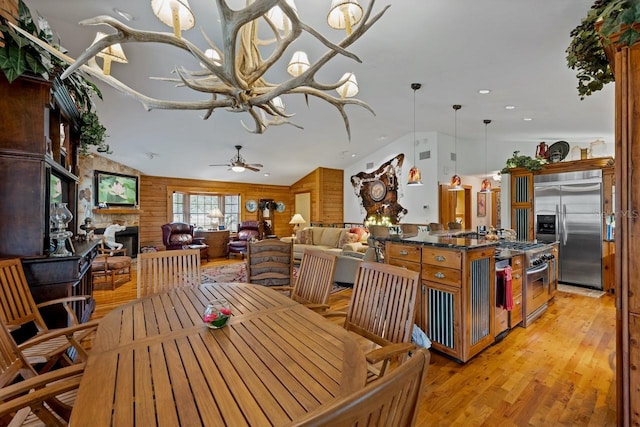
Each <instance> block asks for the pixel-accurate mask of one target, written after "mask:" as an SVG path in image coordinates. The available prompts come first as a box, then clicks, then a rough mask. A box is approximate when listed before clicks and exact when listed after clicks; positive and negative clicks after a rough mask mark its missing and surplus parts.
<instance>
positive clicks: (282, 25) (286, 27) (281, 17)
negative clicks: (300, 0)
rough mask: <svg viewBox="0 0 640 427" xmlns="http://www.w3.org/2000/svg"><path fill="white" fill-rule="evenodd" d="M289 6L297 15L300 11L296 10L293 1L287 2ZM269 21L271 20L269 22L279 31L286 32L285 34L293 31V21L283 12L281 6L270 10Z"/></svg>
mask: <svg viewBox="0 0 640 427" xmlns="http://www.w3.org/2000/svg"><path fill="white" fill-rule="evenodd" d="M287 4H288V5H289V6H290V7H291V8H292V9H293V10H294V11H295V12H296V14H297V12H298V9H297V8H296V5H295V3H294V2H293V0H287ZM267 19H269V21H271V22H272V23H273V25H275V26H276V28H277V29H278V30H280V31H284V32H285V33H288V32H289V31H291V20H290V19H289V17H288V16H287V15H285V14H284V12H283V11H282V9H280V7H279V6H274V7H272V8H271V9H269V11H268V12H267Z"/></svg>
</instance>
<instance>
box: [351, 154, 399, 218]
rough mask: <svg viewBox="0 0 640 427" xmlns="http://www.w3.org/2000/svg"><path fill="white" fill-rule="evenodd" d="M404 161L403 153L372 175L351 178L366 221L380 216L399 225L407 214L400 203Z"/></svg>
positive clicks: (364, 174) (359, 174) (362, 173)
mask: <svg viewBox="0 0 640 427" xmlns="http://www.w3.org/2000/svg"><path fill="white" fill-rule="evenodd" d="M403 161H404V154H402V153H401V154H398V155H397V156H396V157H394V158H393V159H391V160H389V161H387V162H385V163H383V164H382V166H380V167H379V168H378V169H376V170H375V171H373V172H371V173H367V172H360V173H358V174H357V175H353V176H352V177H351V184H352V185H353V190H354V192H355V193H356V196H358V197H359V198H360V199H361V203H362V207H363V208H364V209H365V211H366V212H367V215H366V216H365V218H364V220H366V219H367V218H368V217H369V216H371V215H380V216H387V217H389V219H390V220H391V222H392V223H393V224H397V223H398V222H400V219H401V218H402V217H403V216H404V215H406V214H407V210H406V209H405V208H403V207H402V206H401V205H400V204H399V203H398V189H399V186H400V184H399V179H400V175H401V172H402V162H403ZM364 220H363V221H364Z"/></svg>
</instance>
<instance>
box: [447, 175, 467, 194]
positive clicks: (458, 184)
mask: <svg viewBox="0 0 640 427" xmlns="http://www.w3.org/2000/svg"><path fill="white" fill-rule="evenodd" d="M462 190H464V188H462V179H461V178H460V175H458V174H455V175H453V176H452V177H451V181H450V182H449V191H462Z"/></svg>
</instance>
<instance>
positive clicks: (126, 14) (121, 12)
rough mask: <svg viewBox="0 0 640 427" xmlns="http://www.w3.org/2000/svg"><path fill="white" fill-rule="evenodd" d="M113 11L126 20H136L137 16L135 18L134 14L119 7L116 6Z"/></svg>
mask: <svg viewBox="0 0 640 427" xmlns="http://www.w3.org/2000/svg"><path fill="white" fill-rule="evenodd" d="M113 11H114V12H115V14H116V15H118V16H120V17H121V18H122V19H124V20H126V21H135V20H136V18H134V17H133V15H132V14H130V13H129V12H125V11H124V10H122V9H118V8H117V7H114V8H113Z"/></svg>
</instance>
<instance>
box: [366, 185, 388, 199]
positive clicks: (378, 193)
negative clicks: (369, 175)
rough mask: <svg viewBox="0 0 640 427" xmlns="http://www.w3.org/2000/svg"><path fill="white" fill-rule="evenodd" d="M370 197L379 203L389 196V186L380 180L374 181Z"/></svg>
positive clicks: (370, 189) (370, 188)
mask: <svg viewBox="0 0 640 427" xmlns="http://www.w3.org/2000/svg"><path fill="white" fill-rule="evenodd" d="M369 195H370V196H371V198H372V199H373V200H374V201H375V202H379V201H380V200H382V199H384V196H386V195H387V186H386V185H385V184H384V182H382V181H380V180H378V181H374V182H372V183H371V186H370V187H369Z"/></svg>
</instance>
